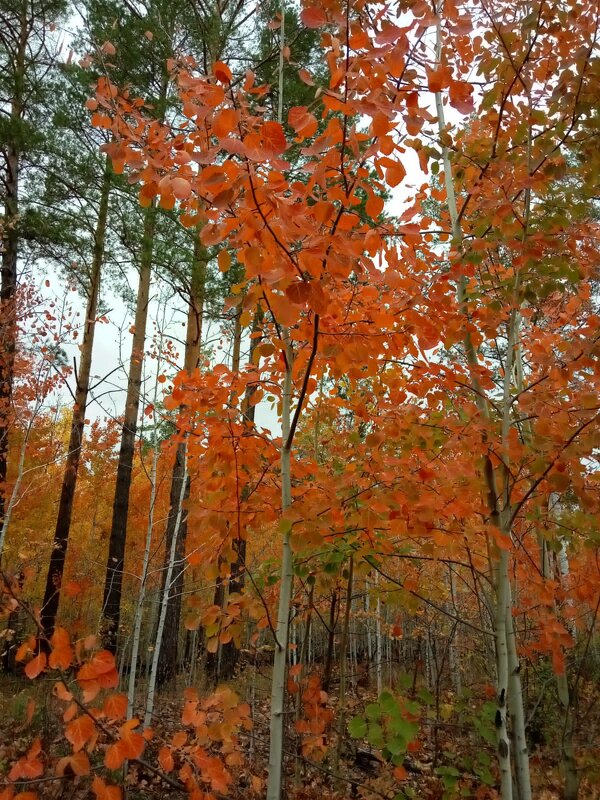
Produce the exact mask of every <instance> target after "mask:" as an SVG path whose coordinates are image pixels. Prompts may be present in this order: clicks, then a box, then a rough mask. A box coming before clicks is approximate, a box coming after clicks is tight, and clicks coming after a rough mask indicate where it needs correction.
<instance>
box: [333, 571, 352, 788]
mask: <svg viewBox="0 0 600 800" xmlns="http://www.w3.org/2000/svg"><path fill="white" fill-rule="evenodd" d="M353 577H354V558H353V557H352V556H350V563H349V565H348V583H347V585H346V609H345V611H344V624H343V627H342V637H341V641H340V693H339V702H338V707H339V708H338V711H339V721H338V740H337V745H336V748H335V759H334V764H333V772H334V773H335V775H337V777H338V778H341V775H340V771H339V770H340V758H341V755H342V745H343V743H344V739H345V733H346V654H347V650H348V634H349V631H350V612H351V609H352V583H353Z"/></svg>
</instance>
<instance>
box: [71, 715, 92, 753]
mask: <svg viewBox="0 0 600 800" xmlns="http://www.w3.org/2000/svg"><path fill="white" fill-rule="evenodd" d="M95 730H96V728H95V726H94V722H93V720H92V719H91V717H88V716H87V715H85V714H83V715H82V716H81V717H77V718H76V719H74V720H73V722H70V723H69V724H68V725H67V727H66V729H65V737H66V738H67V740H68V741H69V742H71V744H72V745H73V752H74V753H76V752H77V751H78V750H81V748H82V747H83V746H84V745H85V744H86V743H87V742H88V741H89V740H90V739H91V738H92V736H93V735H94V732H95Z"/></svg>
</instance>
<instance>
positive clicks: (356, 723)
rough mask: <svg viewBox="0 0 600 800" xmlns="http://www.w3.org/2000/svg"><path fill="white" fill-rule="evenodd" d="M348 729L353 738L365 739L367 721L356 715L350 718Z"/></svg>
mask: <svg viewBox="0 0 600 800" xmlns="http://www.w3.org/2000/svg"><path fill="white" fill-rule="evenodd" d="M348 730H349V732H350V736H352V738H353V739H364V737H365V736H366V734H367V721H366V720H365V719H363V717H354V719H351V720H350V724H349V725H348Z"/></svg>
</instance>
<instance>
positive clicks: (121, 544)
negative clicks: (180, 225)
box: [101, 205, 157, 653]
mask: <svg viewBox="0 0 600 800" xmlns="http://www.w3.org/2000/svg"><path fill="white" fill-rule="evenodd" d="M156 213H157V212H156V207H155V206H154V205H151V206H150V207H149V208H148V209H147V210H146V214H145V217H144V234H143V240H142V253H141V258H140V273H139V283H138V292H137V302H136V309H135V323H134V332H133V340H132V343H131V357H130V360H129V376H128V379H127V398H126V401H125V415H124V419H123V427H122V429H121V447H120V450H119V462H118V466H117V482H116V487H115V497H114V503H113V514H112V524H111V531H110V540H109V544H108V558H107V562H106V577H105V582H104V600H103V603H102V626H101V627H102V636H103V640H104V646H105V647H106V648H107V649H108V650H110V652H111V653H116V651H117V643H118V632H119V625H120V620H121V592H122V587H123V565H124V561H125V545H126V541H127V516H128V513H129V491H130V488H131V476H132V470H133V457H134V451H135V439H136V433H137V422H138V412H139V405H140V390H141V385H142V366H143V361H144V341H145V338H146V320H147V317H148V302H149V297H150V283H151V278H152V255H153V249H154V233H155V228H156Z"/></svg>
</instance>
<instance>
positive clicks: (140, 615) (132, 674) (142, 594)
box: [127, 357, 161, 719]
mask: <svg viewBox="0 0 600 800" xmlns="http://www.w3.org/2000/svg"><path fill="white" fill-rule="evenodd" d="M160 369H161V361H160V357H159V361H158V365H157V372H156V374H157V376H158V374H159V371H160ZM157 402H158V380H156V381H155V382H154V398H153V403H154V409H156V404H157ZM152 421H153V424H154V428H153V432H152V446H153V447H154V452H153V454H152V468H151V470H150V511H149V514H148V527H147V528H146V542H145V545H144V557H143V561H142V571H141V575H140V589H139V592H138V598H137V602H136V607H135V615H134V621H133V637H132V642H131V660H130V664H129V682H128V687H127V719H131V718H132V717H133V706H134V703H135V686H136V677H137V664H138V656H139V651H140V639H141V634H142V622H143V620H144V602H145V599H146V584H147V581H148V565H149V564H150V552H151V548H152V535H153V532H154V508H155V504H156V474H157V471H158V456H159V452H160V448H159V447H158V442H157V440H156V424H157V415H156V410H155V411H154V413H153V417H152Z"/></svg>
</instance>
